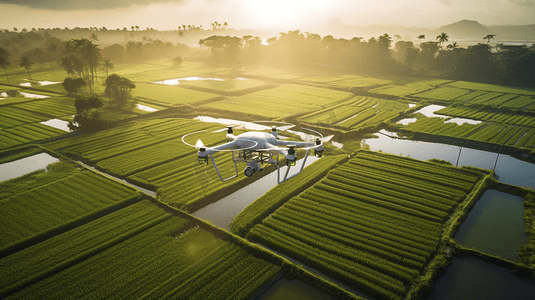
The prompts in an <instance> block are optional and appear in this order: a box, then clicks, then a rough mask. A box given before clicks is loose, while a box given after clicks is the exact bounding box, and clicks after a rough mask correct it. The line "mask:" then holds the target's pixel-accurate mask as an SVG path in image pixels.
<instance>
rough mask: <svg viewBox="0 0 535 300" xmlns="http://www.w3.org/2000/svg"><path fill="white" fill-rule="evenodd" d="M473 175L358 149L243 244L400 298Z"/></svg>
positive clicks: (384, 296) (373, 292)
mask: <svg viewBox="0 0 535 300" xmlns="http://www.w3.org/2000/svg"><path fill="white" fill-rule="evenodd" d="M479 176H480V175H479V174H478V173H476V172H473V171H469V170H466V169H460V168H454V167H451V166H444V165H438V164H434V163H430V162H422V161H417V160H413V159H410V158H405V157H399V156H393V155H385V154H381V153H374V152H364V151H361V152H359V153H358V154H357V155H356V157H355V158H353V159H351V160H350V161H349V162H347V163H345V164H343V165H341V166H340V167H338V168H336V169H335V170H333V171H331V172H330V173H329V174H328V175H327V176H326V177H325V178H324V179H322V180H321V181H319V182H318V183H316V184H314V185H313V186H312V187H311V188H309V189H307V190H306V191H304V192H303V193H301V194H299V195H298V196H296V197H293V198H292V199H291V200H290V201H289V202H287V203H286V204H284V205H283V206H282V207H281V208H279V209H277V210H276V211H275V212H274V213H273V214H271V215H270V216H269V217H267V218H265V219H264V220H263V221H262V223H261V224H259V225H256V226H255V227H253V228H252V229H251V230H250V231H249V233H248V234H247V238H248V239H249V240H251V241H254V242H259V243H261V244H263V245H267V246H268V247H270V248H272V249H275V250H277V251H280V252H282V253H284V254H286V255H288V256H290V257H292V258H294V259H297V260H298V261H300V262H303V263H306V264H307V265H309V266H311V267H313V268H317V269H318V270H320V271H321V272H324V273H326V274H329V275H330V276H333V277H334V278H336V279H338V280H341V281H342V282H344V283H346V284H349V285H351V286H353V287H355V288H357V289H358V290H360V291H363V292H364V293H366V294H367V295H369V296H372V297H374V298H379V299H403V298H404V296H405V294H406V292H407V291H408V289H409V288H410V286H411V285H412V284H413V283H414V282H415V280H416V278H417V277H418V275H419V274H420V272H421V270H422V269H423V268H424V266H425V265H426V262H427V260H428V259H429V258H430V257H431V256H432V254H433V252H434V250H435V249H436V247H437V245H438V241H439V239H440V236H441V231H442V224H443V223H444V222H445V221H446V220H447V218H448V213H449V212H451V211H452V210H453V208H454V207H455V206H456V205H457V204H458V203H459V202H460V201H461V200H462V199H464V197H465V196H466V195H467V193H469V191H470V190H471V189H472V188H473V187H474V185H475V184H476V183H477V181H478V180H479Z"/></svg>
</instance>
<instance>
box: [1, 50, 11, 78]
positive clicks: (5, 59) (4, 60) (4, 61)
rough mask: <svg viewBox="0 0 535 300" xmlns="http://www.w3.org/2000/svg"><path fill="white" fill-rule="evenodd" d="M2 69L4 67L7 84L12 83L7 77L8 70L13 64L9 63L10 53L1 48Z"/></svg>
mask: <svg viewBox="0 0 535 300" xmlns="http://www.w3.org/2000/svg"><path fill="white" fill-rule="evenodd" d="M0 67H2V69H4V72H5V73H6V79H7V82H8V83H11V82H10V81H9V77H8V76H7V69H8V68H9V67H11V62H10V61H9V51H7V50H6V49H4V48H2V47H0Z"/></svg>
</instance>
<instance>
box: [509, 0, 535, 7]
mask: <svg viewBox="0 0 535 300" xmlns="http://www.w3.org/2000/svg"><path fill="white" fill-rule="evenodd" d="M509 2H511V3H514V4H517V5H521V6H533V1H532V0H509Z"/></svg>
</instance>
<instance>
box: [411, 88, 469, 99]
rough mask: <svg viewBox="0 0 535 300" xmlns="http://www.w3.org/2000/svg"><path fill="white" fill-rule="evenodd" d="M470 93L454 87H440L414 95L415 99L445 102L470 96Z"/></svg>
mask: <svg viewBox="0 0 535 300" xmlns="http://www.w3.org/2000/svg"><path fill="white" fill-rule="evenodd" d="M469 92H470V91H468V90H465V89H458V88H454V87H447V86H444V87H439V88H435V89H432V90H428V91H425V92H422V93H418V94H413V95H412V96H414V97H419V98H426V99H433V100H445V101H453V100H454V99H455V98H457V97H460V96H462V95H465V94H468V93H469Z"/></svg>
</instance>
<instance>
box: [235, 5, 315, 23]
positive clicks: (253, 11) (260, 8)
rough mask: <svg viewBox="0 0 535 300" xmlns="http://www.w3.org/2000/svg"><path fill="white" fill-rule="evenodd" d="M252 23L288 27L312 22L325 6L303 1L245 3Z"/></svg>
mask: <svg viewBox="0 0 535 300" xmlns="http://www.w3.org/2000/svg"><path fill="white" fill-rule="evenodd" d="M244 5H245V6H246V12H247V14H248V16H246V17H247V18H249V19H250V20H251V22H254V24H256V25H257V26H258V27H274V26H275V27H288V26H296V25H299V24H303V23H308V22H311V21H312V20H310V19H309V18H310V16H311V15H312V14H313V13H314V11H318V10H320V9H321V7H320V6H324V4H320V3H318V1H310V0H308V1H303V0H271V1H265V0H252V1H251V0H249V1H244Z"/></svg>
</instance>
